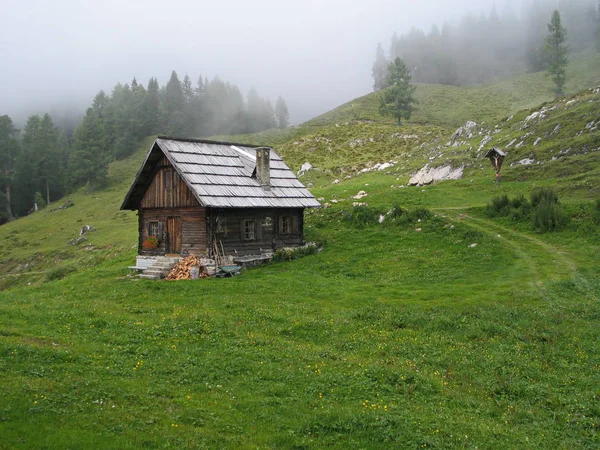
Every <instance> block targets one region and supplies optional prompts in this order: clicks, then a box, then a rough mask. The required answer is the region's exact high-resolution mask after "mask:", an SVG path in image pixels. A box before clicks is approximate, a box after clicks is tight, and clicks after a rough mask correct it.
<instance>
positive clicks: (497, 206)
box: [487, 195, 510, 217]
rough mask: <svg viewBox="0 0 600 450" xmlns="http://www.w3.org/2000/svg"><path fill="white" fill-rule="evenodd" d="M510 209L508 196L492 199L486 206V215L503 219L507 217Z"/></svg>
mask: <svg viewBox="0 0 600 450" xmlns="http://www.w3.org/2000/svg"><path fill="white" fill-rule="evenodd" d="M509 209H510V200H509V199H508V195H503V196H501V197H494V198H492V201H491V203H489V204H488V205H487V214H488V216H489V217H504V216H507V215H508V211H509Z"/></svg>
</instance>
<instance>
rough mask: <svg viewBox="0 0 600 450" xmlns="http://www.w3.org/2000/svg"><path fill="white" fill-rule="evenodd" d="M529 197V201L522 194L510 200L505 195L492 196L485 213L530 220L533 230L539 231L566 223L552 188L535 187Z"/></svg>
mask: <svg viewBox="0 0 600 450" xmlns="http://www.w3.org/2000/svg"><path fill="white" fill-rule="evenodd" d="M530 198H531V203H530V202H529V201H527V199H526V198H525V196H524V195H522V194H521V195H519V196H517V197H515V198H513V199H512V200H511V199H509V198H508V196H507V195H503V196H501V197H494V198H492V200H491V202H490V203H489V204H488V205H487V209H486V211H487V215H488V216H489V217H491V218H495V217H507V218H509V219H511V220H513V221H515V222H523V221H531V223H532V225H533V228H534V230H536V231H539V232H540V233H545V232H547V231H556V230H559V229H561V228H562V227H564V226H565V225H566V223H567V214H566V213H565V211H564V209H563V208H562V206H561V205H560V204H559V202H558V196H557V195H556V193H555V192H554V191H553V190H552V189H549V188H540V189H536V190H534V191H533V192H532V193H531V197H530Z"/></svg>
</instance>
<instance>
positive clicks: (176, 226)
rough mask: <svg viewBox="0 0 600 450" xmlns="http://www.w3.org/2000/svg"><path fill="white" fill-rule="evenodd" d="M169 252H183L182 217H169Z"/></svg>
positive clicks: (167, 249) (167, 250)
mask: <svg viewBox="0 0 600 450" xmlns="http://www.w3.org/2000/svg"><path fill="white" fill-rule="evenodd" d="M166 252H167V253H168V254H177V255H179V254H181V217H168V218H167V248H166Z"/></svg>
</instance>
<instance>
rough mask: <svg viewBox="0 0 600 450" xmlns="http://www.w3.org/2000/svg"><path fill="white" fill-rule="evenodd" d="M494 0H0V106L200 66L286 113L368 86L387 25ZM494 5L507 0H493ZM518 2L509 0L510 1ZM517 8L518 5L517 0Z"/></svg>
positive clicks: (79, 99) (303, 113)
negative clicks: (279, 100)
mask: <svg viewBox="0 0 600 450" xmlns="http://www.w3.org/2000/svg"><path fill="white" fill-rule="evenodd" d="M493 3H494V1H493V0H453V1H447V0H389V1H387V0H329V1H315V0H303V1H299V2H290V1H286V0H246V1H243V0H217V1H214V0H213V1H203V0H199V1H191V0H190V1H185V0H168V1H165V0H161V1H157V0H144V1H137V0H129V1H127V0H102V1H99V0H54V1H52V0H37V1H36V0H0V4H1V5H2V8H1V10H2V19H3V20H2V27H0V55H1V59H0V61H1V62H0V64H1V69H0V115H2V114H9V115H11V116H13V117H14V118H18V116H19V115H22V114H24V113H27V114H29V113H31V112H33V111H34V110H37V111H36V112H45V111H46V110H48V111H50V112H51V110H52V108H51V105H60V106H61V107H62V105H64V104H67V103H75V104H78V105H82V107H83V106H88V105H89V104H90V103H91V100H92V98H93V96H94V95H95V94H96V93H97V92H98V91H99V90H100V89H104V90H106V91H110V89H111V88H112V87H113V86H114V85H115V84H116V83H117V82H119V81H120V82H122V83H125V82H127V83H129V82H131V79H132V78H133V77H134V76H136V77H137V80H138V82H141V83H143V84H144V85H147V82H148V79H149V78H150V77H151V76H155V77H157V78H158V80H159V83H160V84H161V85H162V84H163V83H165V82H166V81H167V80H168V78H169V75H170V73H171V70H173V69H174V70H176V71H177V73H178V74H179V76H180V78H183V76H184V75H185V74H186V73H187V74H189V76H190V77H191V78H192V80H193V81H194V82H195V80H196V79H197V77H198V75H199V74H202V76H208V77H209V78H213V77H214V76H215V75H218V76H220V77H221V78H222V79H223V80H226V81H230V82H232V83H235V84H237V85H238V86H239V87H240V89H241V90H242V92H243V93H244V94H246V93H247V92H248V90H249V89H250V87H252V86H254V87H255V88H256V89H257V90H258V92H259V94H260V95H261V96H264V97H269V98H270V99H271V100H272V101H273V103H274V101H275V99H276V97H277V96H278V95H282V96H283V97H284V98H285V99H286V101H287V103H288V107H289V109H290V113H291V116H292V117H291V119H292V122H294V123H299V122H302V121H304V120H307V119H309V118H311V117H313V116H315V115H317V114H320V113H323V112H325V111H327V110H329V109H331V108H334V107H336V106H338V105H340V104H342V103H344V102H346V101H349V100H351V99H353V98H354V97H357V96H360V95H364V94H367V93H368V92H370V91H371V85H372V80H371V65H372V63H373V60H374V56H375V49H376V46H377V43H378V42H381V43H382V44H383V45H384V48H385V50H386V51H387V50H388V46H389V41H390V38H391V36H392V33H393V32H394V31H397V32H398V33H399V34H401V33H404V32H406V31H408V30H409V29H410V27H411V26H417V27H419V28H422V29H425V30H429V28H430V27H431V25H432V24H433V23H439V24H441V23H442V22H443V21H444V20H447V19H450V20H455V19H456V20H457V19H458V18H460V17H461V16H463V15H465V14H466V13H468V12H472V13H474V14H479V13H481V12H485V13H489V11H490V9H491V5H492V4H493ZM495 3H496V5H498V7H499V8H500V7H503V6H504V4H505V3H507V0H496V2H495ZM520 3H521V1H520V0H519V1H517V0H513V4H515V5H520ZM517 7H518V6H517Z"/></svg>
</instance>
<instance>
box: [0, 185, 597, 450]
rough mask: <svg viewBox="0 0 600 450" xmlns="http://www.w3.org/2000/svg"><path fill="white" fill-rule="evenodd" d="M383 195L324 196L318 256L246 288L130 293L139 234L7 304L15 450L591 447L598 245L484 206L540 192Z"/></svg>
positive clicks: (10, 436)
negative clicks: (362, 214)
mask: <svg viewBox="0 0 600 450" xmlns="http://www.w3.org/2000/svg"><path fill="white" fill-rule="evenodd" d="M390 180H393V177H392V176H391V175H384V176H381V175H375V174H369V175H366V176H365V177H361V178H357V179H354V180H351V181H349V182H347V184H344V183H342V184H340V185H336V186H333V187H327V188H323V189H322V190H320V191H318V192H317V195H324V196H327V197H335V198H337V199H341V201H340V202H339V203H338V204H336V205H334V206H332V207H331V208H327V209H322V210H317V211H313V212H311V213H309V215H308V216H307V234H308V236H307V237H308V238H309V239H313V240H316V241H319V242H326V243H325V246H324V248H323V250H322V251H321V252H320V253H318V254H316V255H310V256H306V257H304V258H302V259H299V260H295V261H292V262H285V263H272V264H270V265H267V266H263V267H260V268H256V269H251V270H248V271H246V272H245V273H244V274H243V275H242V276H240V277H236V278H231V279H215V280H194V281H192V280H190V281H183V282H152V281H142V280H138V279H136V278H135V277H132V276H131V275H130V274H129V272H128V270H127V265H129V264H131V262H132V261H133V259H134V256H135V249H132V248H131V245H129V244H132V245H133V243H134V242H135V220H133V219H132V220H128V221H126V222H124V223H123V224H120V227H122V231H121V232H120V234H119V235H117V234H112V233H108V232H106V231H103V230H102V229H99V230H98V231H97V232H96V233H98V234H97V235H96V237H93V233H90V235H89V236H90V245H91V246H93V248H88V249H87V250H86V249H83V248H78V249H76V250H70V251H72V252H74V253H73V256H72V258H71V259H72V261H70V262H69V261H68V260H67V262H65V264H70V265H75V266H78V267H75V269H74V270H73V271H72V272H71V273H67V274H66V275H65V276H64V278H63V279H60V280H52V281H49V280H48V278H42V279H39V280H37V281H36V279H35V278H31V279H30V281H29V282H30V283H32V284H31V286H27V285H26V284H24V285H17V286H16V287H13V288H12V289H7V290H4V291H3V292H1V293H0V354H1V358H0V372H1V373H2V378H1V379H2V390H1V391H0V405H1V406H0V448H231V447H237V448H296V449H303V448H304V449H310V448H340V449H342V448H344V449H345V448H368V449H371V448H382V449H383V448H415V449H416V448H479V449H484V448H488V449H502V448H505V449H514V448H539V449H548V448H562V449H589V448H594V447H596V446H598V444H599V442H600V441H599V437H598V430H599V428H600V409H599V408H598V404H599V402H598V400H599V397H598V396H599V395H600V392H599V391H598V368H599V366H598V364H599V363H600V359H599V357H600V353H599V351H598V347H597V342H598V339H599V338H600V336H599V335H600V327H598V318H599V317H600V303H599V295H600V273H599V272H600V270H599V269H600V267H598V265H597V255H598V250H599V249H600V240H599V238H598V233H597V231H598V229H597V226H596V225H594V223H593V222H591V221H590V220H588V218H586V217H584V219H582V220H583V222H582V223H575V222H573V223H571V224H570V225H569V227H568V228H567V229H565V230H563V231H560V232H557V233H551V234H544V235H538V234H535V233H533V232H532V231H531V230H530V229H529V227H528V224H525V223H524V224H513V223H510V222H506V221H502V220H494V221H492V220H490V219H488V218H487V217H486V216H485V214H484V213H483V208H482V207H475V208H469V205H472V204H476V205H477V204H480V203H483V204H484V203H485V202H486V199H489V196H490V194H492V195H493V194H497V193H499V192H502V193H508V194H510V195H513V194H514V193H517V192H520V191H522V190H527V189H529V188H531V186H528V185H527V184H526V183H517V182H514V183H505V184H503V185H501V186H500V187H497V186H494V185H493V184H491V183H490V182H489V180H487V179H485V178H481V179H478V178H475V180H474V181H473V183H475V184H476V187H475V188H474V189H472V190H466V189H464V186H463V185H462V183H469V180H463V181H459V182H449V183H442V184H439V185H436V186H432V187H428V188H424V189H421V188H415V189H412V190H407V189H404V190H391V189H386V188H385V186H387V185H388V184H389V182H390ZM359 182H360V183H361V186H362V188H363V189H365V190H367V191H368V192H369V197H368V199H369V201H370V208H374V209H375V210H381V211H385V210H387V209H389V208H390V207H392V205H393V204H401V205H405V207H406V208H407V209H408V210H411V209H415V208H416V207H417V205H420V206H422V205H425V206H427V207H428V208H431V209H432V211H433V214H432V215H430V216H429V217H428V218H425V219H423V220H422V221H421V222H418V221H417V222H414V223H400V222H398V223H396V222H394V221H392V220H391V219H390V220H386V221H384V222H383V223H382V224H379V223H378V221H377V223H364V224H362V223H359V222H352V221H349V220H348V216H349V214H350V213H351V211H352V208H351V207H350V206H348V204H349V202H350V200H348V199H346V197H348V196H350V194H354V191H355V190H356V189H357V188H359V187H360V186H359V184H358V183H359ZM366 185H368V186H366ZM117 191H118V190H117V189H115V192H114V194H116V193H117ZM346 191H347V192H346ZM97 195H100V196H103V195H107V196H111V195H113V194H109V192H106V193H104V194H103V193H98V194H96V196H97ZM87 196H88V195H87V194H80V196H77V197H74V198H75V203H76V206H74V207H73V208H69V209H68V210H65V211H63V212H62V213H65V214H67V213H68V214H73V215H74V217H76V216H77V214H76V212H77V205H82V206H81V208H83V207H84V206H85V205H86V203H85V201H84V198H85V197H87ZM89 196H90V197H93V196H94V194H89ZM91 200H93V198H92V199H91ZM91 200H90V202H91ZM115 200H116V195H115ZM580 202H581V201H580V200H574V203H573V205H574V206H573V207H577V208H579V207H580V206H579V205H580ZM113 203H114V202H109V201H105V202H102V204H105V205H112V204H113ZM117 203H118V202H117ZM115 204H116V203H115ZM108 209H114V206H110V207H108ZM57 213H61V212H57ZM57 213H52V214H57ZM80 213H81V211H80ZM38 215H39V216H40V217H41V212H40V213H38ZM101 216H107V213H103V214H101ZM111 217H112V216H111V215H108V219H106V220H107V221H109V219H110V218H111ZM113 220H114V219H113ZM45 222H47V220H46V221H45ZM106 223H108V222H106ZM118 223H119V222H118V221H116V222H115V224H114V225H116V224H118ZM98 224H102V226H106V225H105V222H102V221H99V222H94V223H93V224H92V225H98ZM10 226H13V224H11V225H10ZM594 226H596V228H593V227H594ZM589 227H592V229H593V230H595V232H596V234H595V235H593V234H592V235H590V233H589V230H590V228H589ZM3 228H4V227H3ZM99 228H100V227H99ZM123 236H125V237H126V240H127V241H130V242H123V243H122V244H118V243H117V244H115V246H114V247H111V248H108V249H107V248H106V247H107V246H108V245H110V244H107V243H106V241H107V240H116V241H117V242H118V241H119V239H123ZM473 244H477V245H476V246H474V245H473ZM88 247H89V246H88ZM25 248H27V247H25ZM21 251H23V249H21ZM111 252H112V253H111ZM89 254H92V255H96V256H95V257H96V259H95V260H93V261H92V263H90V260H89V258H90V256H88V255H89ZM50 270H54V267H48V268H47V271H50Z"/></svg>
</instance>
